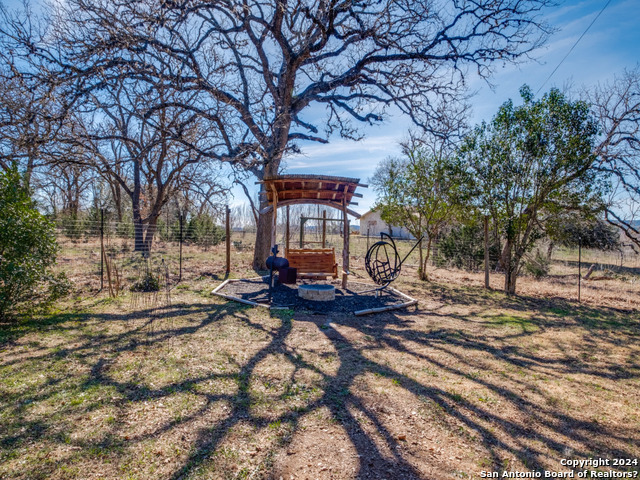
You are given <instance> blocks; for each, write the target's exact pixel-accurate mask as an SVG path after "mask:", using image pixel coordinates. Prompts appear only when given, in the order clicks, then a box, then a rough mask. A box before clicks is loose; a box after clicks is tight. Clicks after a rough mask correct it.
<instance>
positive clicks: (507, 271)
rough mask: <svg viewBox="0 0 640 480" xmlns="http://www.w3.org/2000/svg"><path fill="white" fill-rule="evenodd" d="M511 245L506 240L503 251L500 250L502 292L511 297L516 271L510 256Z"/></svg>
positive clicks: (509, 241) (513, 290)
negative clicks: (502, 268)
mask: <svg viewBox="0 0 640 480" xmlns="http://www.w3.org/2000/svg"><path fill="white" fill-rule="evenodd" d="M512 250H513V247H512V243H511V240H510V239H508V238H507V240H506V242H505V244H504V250H502V255H501V259H502V265H503V267H504V291H505V292H506V293H507V294H509V295H512V294H514V293H515V291H516V278H515V277H516V275H515V273H516V271H515V269H514V265H513V259H512V258H511V254H512Z"/></svg>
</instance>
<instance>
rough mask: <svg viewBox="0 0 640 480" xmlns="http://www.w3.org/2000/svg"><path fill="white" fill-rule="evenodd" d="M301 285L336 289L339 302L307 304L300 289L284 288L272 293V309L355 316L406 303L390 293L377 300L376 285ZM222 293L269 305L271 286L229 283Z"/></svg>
mask: <svg viewBox="0 0 640 480" xmlns="http://www.w3.org/2000/svg"><path fill="white" fill-rule="evenodd" d="M298 284H303V285H304V284H326V285H333V286H334V287H335V288H336V299H335V300H334V301H329V302H318V301H312V300H305V299H303V298H300V297H299V296H298V286H297V285H284V284H281V285H277V286H276V287H275V288H274V289H273V299H272V302H271V304H272V306H274V307H286V308H291V309H292V310H296V311H308V312H312V313H329V312H331V313H353V312H355V311H358V310H366V309H370V308H380V307H386V306H389V305H395V304H398V303H402V302H403V301H405V300H404V299H403V298H402V297H400V296H399V295H396V294H394V293H393V292H392V291H389V290H383V291H382V292H380V294H379V295H378V297H377V298H376V295H375V292H372V291H371V289H373V288H375V287H376V285H372V284H363V283H355V282H350V283H349V287H348V288H347V289H346V290H344V289H342V282H341V281H339V280H335V281H332V282H329V281H322V282H318V281H315V282H313V281H310V280H307V281H305V280H301V281H299V282H298ZM220 293H223V294H225V295H232V296H234V297H238V298H242V299H243V300H250V301H252V302H258V303H265V304H266V303H269V298H268V297H269V284H268V282H265V281H263V280H260V279H251V280H240V281H234V282H229V283H228V284H227V285H225V287H224V288H223V289H222V290H220Z"/></svg>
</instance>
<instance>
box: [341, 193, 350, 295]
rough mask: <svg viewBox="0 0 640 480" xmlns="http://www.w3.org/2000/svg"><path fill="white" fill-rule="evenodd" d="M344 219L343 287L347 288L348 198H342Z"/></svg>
mask: <svg viewBox="0 0 640 480" xmlns="http://www.w3.org/2000/svg"><path fill="white" fill-rule="evenodd" d="M342 220H343V228H344V236H343V246H342V289H343V290H346V289H347V281H348V275H347V272H348V271H349V219H348V218H347V198H346V195H345V196H344V197H343V198H342Z"/></svg>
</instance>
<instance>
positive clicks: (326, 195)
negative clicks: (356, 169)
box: [257, 175, 367, 288]
mask: <svg viewBox="0 0 640 480" xmlns="http://www.w3.org/2000/svg"><path fill="white" fill-rule="evenodd" d="M257 183H258V184H261V185H262V187H263V189H262V192H261V194H262V195H266V200H267V202H268V204H269V205H268V206H267V207H266V208H264V209H263V210H261V211H260V213H261V214H265V213H269V212H270V211H271V210H273V220H272V221H273V224H272V227H271V247H272V248H273V246H274V245H275V243H276V221H277V211H278V207H284V206H288V205H300V204H315V205H325V206H328V207H333V208H336V209H338V210H340V211H342V215H343V221H344V236H343V237H344V247H343V250H342V288H347V276H348V274H349V221H348V219H347V215H351V216H353V217H355V218H360V214H358V213H357V212H354V211H353V210H351V209H350V208H349V207H350V206H352V205H357V203H355V202H353V199H354V197H355V198H362V195H361V194H359V193H356V189H357V188H358V187H363V188H367V185H364V184H361V183H360V179H359V178H348V177H333V176H325V175H279V176H277V177H272V178H268V179H265V180H262V181H260V182H257ZM287 230H288V229H287ZM287 235H288V232H287Z"/></svg>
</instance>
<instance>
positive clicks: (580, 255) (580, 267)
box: [578, 237, 582, 303]
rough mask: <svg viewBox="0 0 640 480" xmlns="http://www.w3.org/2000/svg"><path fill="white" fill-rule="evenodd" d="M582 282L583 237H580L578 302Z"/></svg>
mask: <svg viewBox="0 0 640 480" xmlns="http://www.w3.org/2000/svg"><path fill="white" fill-rule="evenodd" d="M581 282H582V237H578V303H580V283H581Z"/></svg>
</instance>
